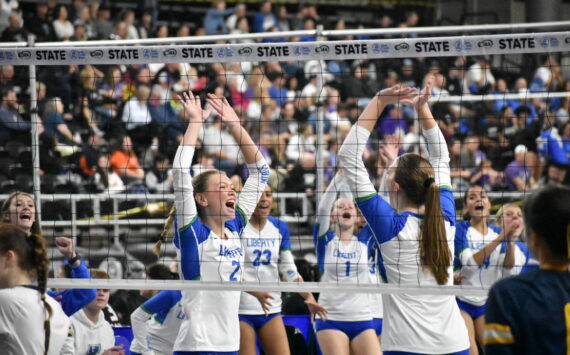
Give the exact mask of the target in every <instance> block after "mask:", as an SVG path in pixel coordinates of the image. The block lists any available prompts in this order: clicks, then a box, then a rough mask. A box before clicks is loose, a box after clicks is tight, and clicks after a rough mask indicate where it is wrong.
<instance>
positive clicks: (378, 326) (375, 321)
mask: <svg viewBox="0 0 570 355" xmlns="http://www.w3.org/2000/svg"><path fill="white" fill-rule="evenodd" d="M372 326H373V327H374V330H375V331H376V336H380V335H382V318H372Z"/></svg>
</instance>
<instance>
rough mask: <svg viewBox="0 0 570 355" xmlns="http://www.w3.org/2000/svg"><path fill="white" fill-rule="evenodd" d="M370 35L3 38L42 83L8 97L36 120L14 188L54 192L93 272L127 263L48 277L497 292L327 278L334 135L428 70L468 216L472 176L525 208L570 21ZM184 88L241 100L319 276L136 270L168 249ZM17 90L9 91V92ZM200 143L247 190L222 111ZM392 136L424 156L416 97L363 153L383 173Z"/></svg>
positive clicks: (8, 151)
mask: <svg viewBox="0 0 570 355" xmlns="http://www.w3.org/2000/svg"><path fill="white" fill-rule="evenodd" d="M369 37H370V36H368V35H362V36H360V37H358V36H355V37H351V38H347V39H345V40H338V41H326V40H323V39H322V38H319V37H318V36H315V37H312V38H302V40H303V41H301V42H275V43H269V42H268V43H236V44H212V45H210V44H200V45H182V44H164V45H152V46H141V45H133V46H121V45H109V44H108V43H106V44H105V45H98V44H97V43H94V44H92V45H90V46H88V47H87V46H74V45H73V43H71V42H70V43H68V44H62V45H61V46H58V47H34V46H30V47H22V48H16V47H15V48H0V65H2V66H3V67H10V66H14V68H15V72H16V73H20V74H21V73H22V72H24V71H25V70H28V73H27V75H29V79H30V81H29V84H28V83H26V82H25V81H23V82H20V88H19V89H20V91H19V92H17V94H19V97H18V99H17V102H15V103H13V105H12V106H11V107H10V108H11V109H13V110H14V111H16V112H19V113H20V114H21V116H22V117H25V116H26V115H28V116H29V117H30V119H31V121H32V128H31V130H32V139H31V140H30V141H29V143H28V142H27V141H26V139H27V138H26V139H22V138H21V136H14V137H11V139H9V140H8V141H7V142H6V143H5V145H4V147H3V151H2V153H1V154H2V159H3V160H2V161H3V166H6V167H7V169H6V170H5V171H4V172H3V173H2V174H0V175H1V177H2V178H1V180H2V181H1V186H2V190H1V193H3V194H4V195H2V197H6V194H7V193H9V192H10V191H11V190H23V191H28V192H32V193H34V194H35V196H36V200H41V201H42V204H41V205H40V206H39V207H40V208H41V215H42V225H43V228H44V234H45V235H46V237H47V238H51V237H55V236H69V237H73V238H74V239H75V241H76V243H77V245H78V250H79V252H80V254H81V255H82V256H83V257H84V258H85V259H86V260H87V261H88V262H89V264H90V267H92V268H99V267H102V268H106V269H107V270H109V268H113V269H114V271H113V272H111V273H112V274H113V275H112V276H114V277H115V279H111V280H77V279H74V280H71V279H57V278H54V279H50V280H49V285H50V286H51V287H58V288H69V287H75V288H110V289H188V290H195V289H200V290H219V289H228V290H230V289H231V290H267V291H286V292H293V291H295V292H299V291H313V292H319V291H323V290H338V289H341V288H342V290H343V291H354V292H367V293H375V292H381V293H402V292H403V293H408V294H454V295H464V294H470V295H482V294H485V293H486V290H485V288H480V287H470V286H453V287H448V286H442V287H420V285H419V284H418V285H417V286H412V287H410V286H408V285H406V286H403V285H397V284H384V283H376V284H370V282H369V281H365V280H362V282H358V283H354V284H348V285H345V284H342V285H337V284H325V283H319V282H316V281H317V280H316V279H315V271H314V270H315V269H316V267H315V265H314V264H315V263H316V257H315V246H314V245H313V240H312V236H311V233H312V232H311V231H312V224H313V223H314V222H315V218H314V217H315V214H316V213H317V212H316V211H317V205H318V201H319V200H320V198H321V195H322V193H323V192H324V190H325V189H326V186H327V185H328V183H329V182H330V181H331V180H332V178H333V176H334V174H335V172H336V169H337V166H336V164H337V163H336V162H337V159H336V152H337V150H338V148H339V146H340V145H341V144H342V141H343V139H344V138H345V137H346V135H347V133H348V131H349V129H350V127H351V125H352V124H354V122H355V120H356V119H357V118H358V115H359V114H360V112H361V111H362V109H363V108H364V107H365V106H366V104H367V103H368V101H369V100H370V98H371V97H372V96H373V95H374V94H375V93H376V92H378V91H379V90H380V89H382V88H385V87H389V86H392V85H395V84H398V83H400V84H403V85H408V86H416V87H422V86H424V85H425V83H426V82H428V81H429V82H431V83H432V85H433V87H434V90H433V97H432V98H431V99H430V104H431V106H432V111H433V112H434V115H435V116H436V119H437V120H438V122H439V124H440V127H441V128H442V130H443V132H444V135H445V137H446V139H447V141H448V142H447V143H448V146H449V149H450V153H451V156H452V172H453V171H455V174H454V178H453V184H454V194H455V197H456V207H457V212H458V219H461V213H462V195H463V194H464V193H465V191H466V190H467V189H468V188H469V186H471V185H473V184H480V185H483V186H485V187H486V188H487V189H488V190H489V195H490V196H491V198H492V201H493V202H494V203H495V204H496V205H495V206H494V207H495V210H496V208H498V207H500V205H501V204H503V203H505V202H515V203H519V202H520V201H521V200H522V199H524V197H525V196H526V195H527V194H529V193H530V191H531V190H532V189H533V188H535V187H536V186H538V185H532V184H531V181H530V177H531V176H532V177H534V180H535V181H534V182H535V183H537V184H538V183H540V180H541V179H545V176H546V178H548V173H547V172H545V169H546V167H547V164H546V163H545V162H547V161H549V160H551V158H552V157H548V156H545V154H548V153H547V152H546V153H545V152H544V151H543V150H541V142H540V141H539V142H538V143H537V141H536V140H535V137H532V139H527V138H528V137H526V136H524V137H522V138H521V137H520V134H519V135H517V134H518V133H517V132H518V131H519V130H520V129H523V130H524V127H531V126H532V127H535V128H534V129H537V130H538V132H539V134H540V132H542V131H543V130H546V129H549V128H552V127H558V128H560V131H559V134H560V136H562V135H563V134H564V132H563V131H562V129H564V128H565V129H568V125H567V124H565V123H566V122H567V120H568V109H569V104H568V102H569V97H570V87H568V85H566V84H565V82H566V81H567V79H569V78H570V67H569V66H568V65H567V63H568V58H570V57H566V55H565V53H568V52H569V50H570V32H540V33H519V34H497V35H495V34H493V35H473V36H442V37H425V38H424V37H414V38H388V39H368V38H369ZM305 41H306V42H305ZM24 75H26V74H24ZM16 86H17V85H16ZM26 90H27V93H29V95H28V94H26ZM188 90H191V91H193V92H194V93H195V94H197V95H201V96H202V97H204V96H205V94H206V93H210V92H212V93H216V94H218V95H223V96H225V97H226V98H228V100H229V101H230V102H231V104H232V107H233V108H234V109H235V110H236V112H237V113H238V115H240V117H241V118H242V120H243V125H244V126H245V127H246V129H247V130H248V132H249V133H250V135H251V136H252V137H253V139H254V140H255V142H256V143H257V144H258V145H259V146H260V147H261V148H262V151H263V153H264V155H265V156H266V159H267V160H268V163H269V164H270V166H271V176H270V182H269V183H270V185H271V187H272V189H273V193H274V202H273V215H275V216H276V217H278V218H280V219H282V220H283V221H285V222H287V223H289V227H290V230H291V248H292V249H293V252H294V254H295V257H296V260H297V261H299V262H301V263H302V264H303V265H304V269H305V271H306V272H307V276H305V278H306V279H307V280H309V281H314V282H306V283H304V284H299V283H288V282H281V281H279V280H275V282H269V283H266V282H263V283H262V282H255V281H244V282H239V283H230V282H228V283H212V282H206V281H192V282H184V281H168V282H162V281H147V280H140V279H138V278H140V277H141V275H142V270H141V268H143V267H144V265H148V264H150V263H151V262H153V261H156V260H157V258H156V257H155V256H154V255H153V253H152V250H151V249H152V245H153V243H154V242H155V241H156V240H158V238H159V236H160V233H161V231H162V227H163V225H164V220H165V219H166V218H167V216H168V211H169V209H170V206H171V205H172V203H173V199H174V196H173V194H172V175H171V172H170V168H171V164H172V159H173V156H174V153H175V152H176V148H177V146H178V144H179V142H180V138H181V136H182V135H183V133H184V130H185V127H186V124H187V121H188V117H187V116H186V115H185V113H184V110H183V109H182V107H181V105H180V103H179V102H178V101H177V99H176V98H177V95H178V94H180V93H182V92H185V91H188ZM6 100H14V99H13V98H8V96H3V101H6ZM521 120H522V121H521ZM39 122H42V124H41V125H40V124H38V123H39ZM537 122H538V123H537ZM513 127H514V128H513ZM519 133H520V132H519ZM125 136H127V137H129V140H128V141H125V138H124V137H125ZM28 137H29V134H28ZM525 137H526V138H525ZM525 139H527V141H528V144H526V145H529V144H532V143H533V141H534V146H526V148H525V149H526V150H525V153H528V154H527V155H528V158H525V159H526V160H527V164H528V166H527V167H526V170H525V172H526V174H527V177H528V181H524V184H525V186H524V188H522V189H520V190H519V191H515V190H517V189H518V186H513V184H514V183H513V182H512V181H509V179H511V178H512V177H510V176H507V175H508V174H507V172H506V171H507V166H508V164H509V163H511V162H512V161H514V160H515V155H516V153H517V152H519V151H520V150H521V149H522V148H520V147H519V146H520V145H525V143H524V142H525ZM200 140H201V148H200V149H199V154H197V157H196V158H195V160H194V165H193V167H192V170H193V173H199V172H200V171H203V170H204V169H209V168H218V169H221V170H223V171H225V172H227V174H228V176H236V178H235V180H234V182H235V185H236V186H237V187H239V185H240V182H243V180H244V178H245V177H246V176H247V174H248V173H247V171H246V169H244V168H243V163H244V161H243V157H241V156H240V154H239V149H237V147H236V145H235V143H231V139H229V138H228V135H227V133H226V132H224V131H223V129H221V128H220V127H219V123H218V120H217V119H216V117H215V115H212V116H211V117H209V118H208V119H207V120H206V123H205V128H204V133H203V134H201V136H200ZM386 142H396V143H397V144H398V146H399V149H400V151H401V152H417V153H422V154H425V152H426V147H425V143H424V142H423V140H422V139H421V134H420V129H419V121H418V118H417V115H416V113H415V112H414V110H413V109H412V108H410V107H406V106H394V107H388V108H387V109H386V110H385V112H383V113H382V115H381V118H380V119H379V124H378V125H377V128H375V130H374V132H373V133H372V138H371V141H370V143H369V146H368V147H367V152H366V155H367V156H366V165H367V168H368V171H369V174H370V176H371V179H373V181H374V182H375V184H376V185H379V180H380V177H381V174H382V171H383V169H385V168H386V167H384V166H382V164H381V159H379V153H378V152H379V148H380V147H381V146H382V145H383V144H385V143H386ZM517 149H519V151H517ZM115 152H120V153H121V154H117V155H115V156H114V153H115ZM133 157H136V159H135V158H133ZM135 160H136V162H135ZM135 163H136V164H135ZM30 172H32V174H30ZM477 174H479V175H480V176H479V177H478V178H476V175H477ZM111 175H113V176H115V175H116V176H117V177H118V178H119V179H118V180H117V179H116V178H115V180H113V179H111ZM30 176H32V177H33V178H32V179H30ZM511 180H512V179H511ZM525 180H526V178H525ZM377 187H378V186H377ZM331 207H332V206H331ZM170 244H171V243H170V239H169V240H168V241H167V246H166V247H165V249H164V252H163V255H162V256H161V257H160V258H159V259H158V261H161V262H165V263H167V264H168V263H172V262H174V263H176V262H177V261H178V260H177V256H176V252H175V250H174V248H173V246H172V245H170ZM52 256H53V260H54V262H53V266H52V268H53V269H54V270H57V269H58V268H59V264H60V262H61V258H60V256H58V254H57V252H55V251H54V252H53V253H52ZM497 267H499V266H497Z"/></svg>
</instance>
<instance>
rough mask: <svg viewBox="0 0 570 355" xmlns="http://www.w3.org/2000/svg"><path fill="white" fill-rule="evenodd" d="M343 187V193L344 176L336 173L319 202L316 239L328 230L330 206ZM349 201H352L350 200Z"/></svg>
mask: <svg viewBox="0 0 570 355" xmlns="http://www.w3.org/2000/svg"><path fill="white" fill-rule="evenodd" d="M343 187H344V190H345V191H346V189H348V186H347V185H346V182H345V181H344V176H343V175H341V174H340V173H336V174H335V176H334V178H333V179H332V181H331V182H330V184H329V186H328V187H327V189H326V190H325V192H324V193H323V196H322V197H321V200H320V201H319V208H318V209H317V225H318V226H319V227H318V228H319V229H318V232H317V235H316V237H320V236H322V235H323V234H325V233H326V232H327V231H328V230H329V227H330V219H331V209H332V205H333V203H334V202H335V200H336V199H337V196H338V193H339V192H340V191H342V190H343ZM351 196H352V194H351ZM350 199H351V200H352V198H350Z"/></svg>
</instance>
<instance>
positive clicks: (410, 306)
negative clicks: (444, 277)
mask: <svg viewBox="0 0 570 355" xmlns="http://www.w3.org/2000/svg"><path fill="white" fill-rule="evenodd" d="M423 133H424V136H425V137H426V140H427V146H428V151H429V153H430V156H429V162H430V164H431V166H432V167H433V169H434V172H435V181H436V183H437V184H438V186H439V187H440V202H441V209H442V212H443V215H444V216H443V218H444V226H445V231H446V239H447V246H448V248H449V251H450V254H453V241H454V236H455V204H454V198H453V193H452V192H451V190H450V188H449V186H450V185H451V179H450V176H449V153H448V151H447V145H446V142H445V139H444V137H443V135H442V133H441V131H440V130H439V128H438V127H437V126H435V127H433V128H432V129H429V130H424V132H423ZM369 136H370V132H369V131H368V130H366V129H365V128H363V127H361V126H358V125H355V126H353V127H352V129H351V131H350V133H349V135H348V137H347V138H346V140H345V142H344V143H343V146H342V148H341V149H340V152H339V157H340V162H341V165H342V166H343V168H344V172H345V177H346V179H347V181H348V183H349V185H350V187H351V189H352V191H353V193H354V195H355V197H356V200H357V202H358V207H359V208H360V210H361V212H362V214H363V215H364V217H365V218H366V221H367V222H368V225H369V226H370V228H371V230H372V232H373V235H374V237H375V239H376V241H377V242H378V243H380V250H381V253H382V258H383V260H384V266H385V268H386V275H387V279H388V283H393V284H398V285H413V286H420V287H421V286H436V285H438V283H437V281H436V279H435V277H434V276H433V274H432V273H431V272H430V270H429V269H428V268H425V267H423V266H422V262H421V260H420V255H419V254H420V253H419V250H420V245H419V242H420V241H419V237H420V232H421V227H422V223H423V218H422V216H421V215H417V214H414V213H410V212H401V213H399V212H398V211H396V210H394V209H393V208H392V207H391V206H390V204H389V203H388V202H386V201H385V200H384V199H383V198H382V197H381V196H379V195H378V194H377V192H376V190H375V189H374V186H373V185H372V183H371V182H370V179H369V177H368V174H367V172H366V168H365V167H364V163H363V161H362V153H363V151H364V146H365V144H366V142H367V141H368V138H369ZM448 274H449V278H448V281H447V283H446V284H447V285H452V284H453V266H452V260H449V268H448ZM383 305H384V318H383V322H384V327H385V328H384V329H385V330H384V331H383V333H382V349H383V350H386V351H404V352H415V353H425V354H442V353H453V352H458V351H463V350H465V349H468V348H469V337H468V334H467V328H466V326H465V322H464V321H463V319H462V317H461V314H460V312H459V308H458V306H457V302H456V301H455V297H453V296H447V295H410V294H385V295H383Z"/></svg>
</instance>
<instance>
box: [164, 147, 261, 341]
mask: <svg viewBox="0 0 570 355" xmlns="http://www.w3.org/2000/svg"><path fill="white" fill-rule="evenodd" d="M193 155H194V148H193V147H191V146H180V147H179V148H178V150H177V152H176V156H175V158H174V161H173V178H174V195H175V203H176V218H175V221H174V225H175V234H174V245H175V247H176V248H177V253H178V256H179V260H180V276H181V278H182V279H184V280H203V281H214V282H220V283H224V282H239V281H241V280H242V272H243V269H242V265H243V260H244V258H243V257H244V254H243V249H242V243H241V240H240V235H241V233H242V231H243V228H244V227H245V225H246V224H247V221H248V220H249V218H250V217H251V214H252V213H253V211H254V209H255V207H256V205H257V202H258V200H259V198H260V197H261V194H262V193H263V191H264V189H265V185H266V183H267V179H268V177H269V168H268V166H267V164H266V163H265V161H264V160H260V161H258V162H257V163H256V164H250V165H248V167H249V173H250V175H249V178H248V179H247V181H246V183H245V185H244V187H243V189H242V191H241V193H240V194H239V197H238V202H237V204H236V212H235V213H236V216H235V218H234V219H232V220H230V221H227V222H226V223H225V228H224V234H225V236H227V239H223V238H221V237H220V236H218V235H216V234H215V233H214V232H212V230H211V228H210V227H208V226H207V225H205V224H203V223H202V222H201V221H200V218H199V217H198V213H197V209H196V203H195V201H194V189H193V186H192V176H191V174H190V172H191V164H192V157H193ZM239 303H240V292H239V291H199V290H192V291H188V292H186V291H185V292H182V306H183V308H184V314H185V316H186V318H185V319H184V321H183V322H182V325H181V326H180V331H179V333H178V337H177V339H176V342H175V344H174V351H204V352H207V351H210V352H216V351H218V352H223V351H226V352H227V351H238V350H239V318H238V310H239Z"/></svg>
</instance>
